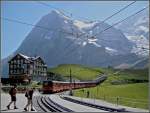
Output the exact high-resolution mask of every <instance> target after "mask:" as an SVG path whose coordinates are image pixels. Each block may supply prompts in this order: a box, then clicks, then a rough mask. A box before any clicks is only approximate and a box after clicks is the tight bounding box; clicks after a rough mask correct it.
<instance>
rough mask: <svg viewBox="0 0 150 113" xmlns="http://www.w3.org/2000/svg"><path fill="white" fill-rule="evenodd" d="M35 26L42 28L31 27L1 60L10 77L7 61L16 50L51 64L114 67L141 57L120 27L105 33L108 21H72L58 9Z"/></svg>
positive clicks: (6, 73) (130, 62)
mask: <svg viewBox="0 0 150 113" xmlns="http://www.w3.org/2000/svg"><path fill="white" fill-rule="evenodd" d="M36 26H39V27H34V28H33V29H32V30H31V32H30V33H29V34H28V35H27V37H26V38H25V40H24V41H23V42H22V44H21V45H20V47H19V48H18V49H17V50H16V51H15V52H14V53H13V54H12V55H10V56H9V57H7V58H5V59H3V60H2V72H3V75H7V76H8V63H7V62H8V60H9V59H10V58H11V56H13V55H15V54H17V53H22V54H25V55H28V56H35V55H39V56H41V57H42V58H43V59H44V60H45V62H46V63H47V65H48V66H49V67H52V66H56V65H58V64H67V63H69V64H83V65H89V66H103V67H107V66H114V67H115V66H118V65H121V64H123V63H127V64H129V65H130V64H133V63H135V62H137V61H138V60H141V57H140V56H138V55H136V54H135V53H134V52H132V51H133V48H134V47H135V43H133V41H131V40H130V39H129V38H127V37H126V36H125V35H124V33H123V32H122V31H121V30H120V29H119V27H118V28H114V27H112V28H111V29H109V30H107V31H105V32H102V31H103V30H105V29H107V28H108V27H110V25H108V24H107V23H102V22H99V21H92V22H83V21H79V20H72V19H71V18H69V17H67V16H65V15H63V14H61V13H60V12H58V11H52V12H50V13H49V14H47V15H45V16H44V17H42V18H41V20H40V21H39V22H38V23H37V24H36ZM120 26H121V25H120ZM120 28H121V27H120ZM93 36H94V37H93Z"/></svg>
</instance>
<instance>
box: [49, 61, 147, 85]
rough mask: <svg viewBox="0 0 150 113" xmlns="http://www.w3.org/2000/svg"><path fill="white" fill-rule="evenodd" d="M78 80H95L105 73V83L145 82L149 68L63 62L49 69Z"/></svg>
mask: <svg viewBox="0 0 150 113" xmlns="http://www.w3.org/2000/svg"><path fill="white" fill-rule="evenodd" d="M70 69H71V74H72V77H73V78H76V79H78V80H93V79H95V78H96V77H98V76H99V75H101V74H103V73H105V74H107V75H108V79H107V80H106V81H105V82H104V84H106V83H108V84H126V83H141V82H142V83H143V82H148V69H147V68H146V69H125V70H119V69H113V68H96V67H95V68H94V67H87V66H84V65H77V64H62V65H58V66H57V67H54V68H50V69H48V72H53V73H56V74H59V75H63V76H64V77H65V76H69V75H70Z"/></svg>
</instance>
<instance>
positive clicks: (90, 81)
mask: <svg viewBox="0 0 150 113" xmlns="http://www.w3.org/2000/svg"><path fill="white" fill-rule="evenodd" d="M106 78H107V76H106V75H101V76H99V77H98V78H97V79H96V80H89V81H81V82H74V81H72V83H100V82H101V81H103V80H105V79H106ZM43 82H52V83H68V84H70V82H67V81H65V82H64V81H49V80H46V81H43Z"/></svg>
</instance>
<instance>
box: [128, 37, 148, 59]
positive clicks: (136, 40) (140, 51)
mask: <svg viewBox="0 0 150 113" xmlns="http://www.w3.org/2000/svg"><path fill="white" fill-rule="evenodd" d="M127 38H128V39H129V40H130V41H131V42H132V43H133V44H134V46H133V49H132V50H131V53H135V54H137V55H140V56H148V54H149V40H148V39H147V38H146V37H144V36H143V35H141V36H127Z"/></svg>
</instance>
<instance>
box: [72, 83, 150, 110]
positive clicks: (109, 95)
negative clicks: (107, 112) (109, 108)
mask: <svg viewBox="0 0 150 113" xmlns="http://www.w3.org/2000/svg"><path fill="white" fill-rule="evenodd" d="M87 91H90V97H92V98H93V97H95V98H98V99H102V100H105V101H108V102H112V103H117V97H119V98H120V99H119V104H121V105H126V106H131V107H139V108H144V109H148V83H135V84H125V85H107V86H105V85H103V86H97V87H95V88H86V89H84V92H83V91H82V90H81V89H79V90H76V91H74V95H76V96H80V97H86V92H87Z"/></svg>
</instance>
